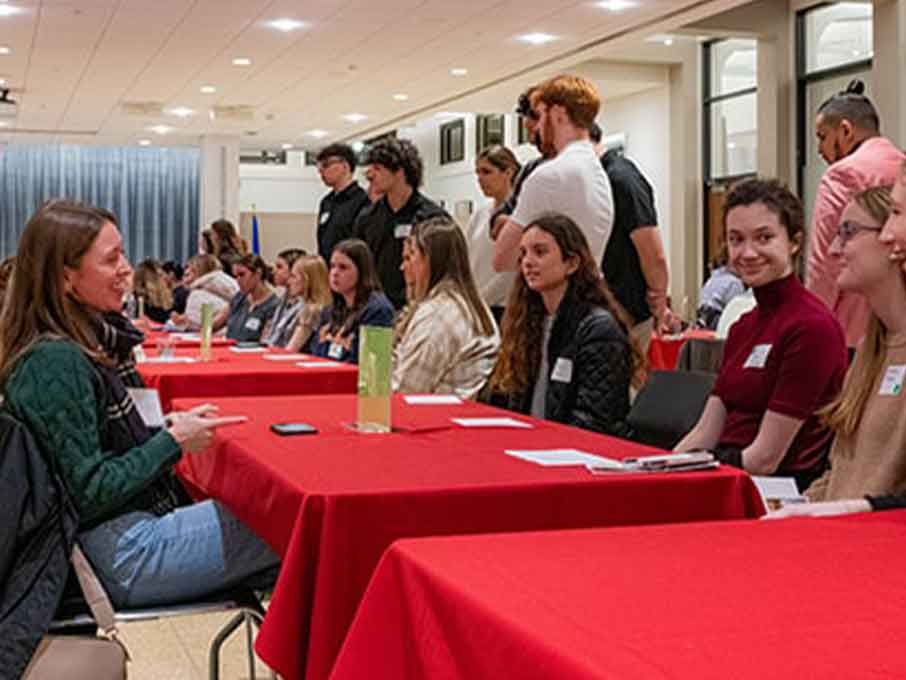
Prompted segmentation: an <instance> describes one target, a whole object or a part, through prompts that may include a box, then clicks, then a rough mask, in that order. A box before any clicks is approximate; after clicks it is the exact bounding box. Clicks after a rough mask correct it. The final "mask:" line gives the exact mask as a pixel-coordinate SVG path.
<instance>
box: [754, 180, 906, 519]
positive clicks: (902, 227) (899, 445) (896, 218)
mask: <svg viewBox="0 0 906 680" xmlns="http://www.w3.org/2000/svg"><path fill="white" fill-rule="evenodd" d="M890 198H891V206H890V207H891V214H890V216H889V217H888V218H887V222H886V223H885V224H884V229H883V230H882V232H881V234H880V236H879V238H878V240H879V241H880V243H881V245H883V246H885V247H886V248H887V249H888V253H889V254H888V256H887V257H888V258H889V259H891V260H892V261H893V263H894V264H897V265H898V266H900V268H901V272H902V273H903V274H904V275H906V163H904V164H903V166H902V167H901V169H900V173H899V175H898V177H897V181H896V183H895V184H894V185H893V188H892V190H891V192H890ZM870 236H871V233H869V234H868V236H863V237H862V238H863V244H862V245H864V246H870V247H872V249H873V248H874V246H875V244H874V243H871V242H868V243H864V239H865V238H868V237H870ZM852 245H857V244H856V241H855V239H853V243H852ZM849 250H850V251H852V250H853V248H852V246H851V247H850V248H849ZM891 251H892V252H891ZM846 266H847V269H848V268H849V263H848V262H847V265H846ZM853 269H854V270H855V267H853ZM844 272H846V269H844ZM842 278H844V277H843V274H842V273H841V279H842ZM838 283H840V280H838ZM902 288H903V282H902V279H900V280H898V281H897V282H896V283H894V284H892V286H891V290H890V291H889V292H890V293H891V301H890V305H891V306H890V308H889V309H887V310H886V311H885V312H884V313H883V316H882V313H880V308H879V307H876V303H875V302H873V301H872V297H874V296H871V297H868V301H869V304H870V305H871V308H872V311H873V313H874V314H876V315H877V316H878V319H879V320H880V321H881V322H882V323H883V325H884V328H886V332H885V336H886V337H883V338H882V337H879V336H874V337H873V330H878V328H877V327H874V328H873V327H872V326H871V325H870V326H869V330H868V333H867V334H866V337H865V339H864V340H863V341H862V345H861V346H860V347H859V349H858V351H857V352H856V356H855V359H854V361H853V366H852V368H851V369H850V374H849V375H848V376H847V385H846V386H845V387H844V394H843V399H845V397H846V395H847V392H850V391H851V392H855V391H856V386H855V383H854V380H855V371H857V370H858V367H859V366H860V365H863V366H867V368H876V370H877V374H876V375H875V376H874V382H873V383H872V384H871V391H870V392H868V393H866V395H865V397H864V398H865V400H866V405H865V409H864V414H863V415H862V420H860V421H859V423H858V430H857V432H856V435H857V436H861V433H862V430H863V428H865V427H867V421H868V420H869V419H870V420H872V421H874V420H875V419H876V416H877V415H878V414H876V413H874V412H871V411H870V410H869V409H870V408H871V407H870V405H869V404H870V402H871V401H872V400H874V401H881V400H885V401H891V400H894V401H895V402H896V403H898V404H900V408H899V412H898V413H895V414H894V415H892V416H890V418H891V422H890V423H884V424H883V425H878V426H877V427H879V428H880V429H881V431H882V432H884V431H890V432H891V436H890V437H889V438H888V441H889V443H888V444H886V445H883V444H882V445H876V446H875V448H874V449H873V450H869V449H866V450H864V451H863V450H862V449H861V448H860V449H859V450H858V453H863V454H864V456H865V458H866V459H871V460H872V461H875V460H877V461H878V463H879V464H881V463H882V462H883V461H888V462H894V461H896V462H899V463H900V466H903V465H906V459H904V455H903V449H904V444H903V433H904V431H903V425H904V422H903V408H902V399H903V392H906V390H904V389H903V386H904V384H903V375H904V371H903V365H904V364H906V360H904V359H900V360H899V366H898V367H897V368H895V369H894V370H891V371H889V367H890V366H891V365H892V364H893V363H894V362H895V361H897V360H896V359H893V358H891V357H892V355H894V354H895V353H896V354H897V355H900V356H902V355H903V353H904V348H903V345H904V344H906V335H904V331H903V329H902V325H903V324H902V319H903V315H902V312H901V310H902V309H903V301H902ZM877 295H878V298H879V299H881V298H882V295H881V293H880V292H878V294H877ZM895 300H897V301H898V302H895ZM893 305H896V306H893ZM893 329H897V330H896V331H894V330H893ZM891 340H893V342H891ZM882 342H883V343H884V344H886V347H883V346H881V343H882ZM872 348H874V349H875V350H876V351H878V350H884V351H886V358H885V359H886V360H885V362H884V366H885V367H887V368H884V370H883V371H882V370H881V365H880V364H878V365H877V366H876V367H873V366H872V363H873V362H872V361H871V358H870V357H871V356H872V354H871V353H870V350H871V349H872ZM888 371H889V372H888ZM850 383H853V384H852V385H850ZM885 383H886V384H885ZM898 383H899V385H900V389H899V390H898V392H899V394H896V395H895V394H890V392H893V391H894V386H895V385H896V384H898ZM863 384H867V382H866V383H863ZM882 389H883V390H884V392H885V393H886V394H884V395H881V394H880V392H881V390H882ZM843 403H845V402H843ZM842 406H843V404H842V403H841V408H842ZM866 434H867V435H871V431H870V430H869V431H868V432H867V433H866ZM897 437H899V439H897ZM887 447H894V448H893V449H888V448H887ZM831 456H832V457H831V464H832V465H834V466H835V467H836V466H837V463H836V460H837V458H836V456H835V455H834V453H832V454H831ZM832 471H833V468H832ZM897 474H898V475H902V474H903V471H902V467H900V468H899V470H898V471H897ZM818 481H819V482H820V481H821V480H818ZM900 481H901V483H900V484H898V485H896V488H895V490H891V489H888V490H887V491H881V492H880V493H879V492H878V491H874V490H870V491H862V490H861V489H860V490H856V491H853V492H852V494H851V497H850V498H848V499H838V500H826V501H819V502H814V503H803V504H797V505H788V506H786V507H784V508H782V509H781V510H778V511H777V512H774V513H771V514H770V515H768V517H769V518H772V519H773V518H781V517H793V516H803V515H809V516H815V517H817V516H823V515H839V514H844V513H849V512H867V511H869V510H897V509H903V508H906V486H904V485H903V484H902V477H901V478H900ZM816 483H817V482H816ZM811 491H812V490H811V489H809V492H811ZM863 493H866V494H867V495H865V497H864V498H855V497H856V496H858V495H861V494H863ZM810 495H811V493H810Z"/></svg>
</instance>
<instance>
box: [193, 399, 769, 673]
mask: <svg viewBox="0 0 906 680" xmlns="http://www.w3.org/2000/svg"><path fill="white" fill-rule="evenodd" d="M194 403H196V402H194V401H193V402H186V401H180V402H178V404H177V406H179V407H188V406H191V405H192V404H194ZM215 403H217V404H219V405H220V407H221V413H223V414H225V415H226V414H232V413H236V414H238V413H242V414H246V415H248V416H250V418H251V420H250V422H249V423H247V424H244V425H240V426H237V427H233V428H229V429H228V430H224V431H222V434H219V435H218V439H217V440H216V442H215V445H214V446H213V447H212V448H211V449H209V450H208V451H207V452H205V453H203V454H200V455H193V456H187V457H186V458H184V462H185V465H184V466H183V468H182V471H181V472H182V474H183V475H184V477H185V478H186V479H187V481H188V482H189V483H190V486H192V487H194V488H196V489H201V490H203V491H204V492H206V493H207V494H209V495H211V496H213V497H216V498H219V499H221V500H222V501H223V502H224V503H225V504H226V505H227V506H228V507H230V508H231V509H232V510H233V512H235V513H236V515H237V516H238V517H240V518H241V519H242V520H243V521H244V522H246V523H247V524H248V525H249V526H251V527H252V528H253V529H254V530H255V531H256V532H257V533H258V534H259V535H260V536H261V537H262V538H263V539H264V540H266V541H267V542H268V543H269V544H270V545H271V546H272V547H273V548H274V549H275V550H276V551H277V552H278V553H279V554H280V555H281V556H282V557H283V566H282V569H281V573H280V579H279V581H278V583H277V587H276V590H275V592H274V595H273V599H272V600H271V603H270V606H269V608H268V612H267V617H266V619H265V621H264V625H263V627H262V628H261V632H260V634H259V636H258V640H257V643H256V649H257V650H258V652H259V654H260V655H261V657H262V658H263V659H264V660H265V661H266V662H267V663H268V664H270V665H271V666H272V667H273V668H275V669H276V670H277V671H278V672H279V673H280V674H281V675H282V676H283V677H285V678H288V679H289V680H293V679H295V678H301V677H303V676H305V677H307V678H310V679H315V678H318V679H320V678H326V677H327V675H328V674H329V672H330V670H331V667H332V665H333V662H334V659H335V657H336V654H337V652H338V651H339V649H340V645H341V643H342V641H343V637H344V635H345V634H346V631H347V628H348V626H349V624H350V622H351V621H352V618H353V615H354V614H355V610H356V607H357V606H358V603H359V600H360V598H361V596H362V594H363V593H364V592H365V588H366V586H367V584H368V580H369V578H370V577H371V574H372V572H373V570H374V567H375V565H376V564H377V563H378V560H379V559H380V556H381V555H382V553H383V552H384V551H385V550H386V548H387V547H388V546H389V545H390V544H391V543H392V542H393V541H394V540H396V539H398V538H403V537H412V536H432V535H449V534H458V533H483V532H491V531H523V530H532V529H558V528H573V527H592V526H606V525H620V524H642V523H655V522H671V521H687V520H696V519H702V520H703V519H721V518H742V517H747V516H754V515H756V514H758V513H759V512H760V508H761V503H760V501H759V500H758V498H757V494H756V492H755V490H754V486H753V485H752V483H751V481H750V480H749V478H748V477H747V476H746V475H745V474H743V473H742V472H740V471H738V470H735V469H730V468H726V469H720V470H716V471H709V472H697V473H680V474H673V475H632V476H612V475H611V476H593V475H591V474H590V473H588V472H587V471H586V470H585V469H584V468H579V467H570V468H564V467H559V468H551V467H548V468H544V467H540V466H538V465H535V464H532V463H528V462H525V461H521V460H517V459H515V458H512V457H510V456H507V455H505V454H504V453H503V450H504V449H505V448H514V449H538V448H559V447H570V448H578V449H581V450H584V451H588V452H592V453H598V454H601V455H605V456H611V457H625V456H628V455H638V454H640V453H646V452H648V453H650V452H651V451H652V450H651V449H649V448H646V447H642V446H639V445H637V444H633V443H630V442H626V441H622V440H619V439H614V438H610V437H603V436H601V435H597V434H594V433H591V432H586V431H584V430H578V429H575V428H569V427H565V426H563V425H559V424H557V423H551V422H545V421H534V420H532V419H529V418H522V417H520V418H521V419H522V420H524V421H526V422H531V423H533V425H534V427H533V428H532V429H524V430H523V429H485V430H479V429H467V428H461V427H457V426H454V425H453V424H452V423H451V422H450V418H451V417H457V416H494V415H497V416H499V415H512V414H509V413H507V412H504V411H500V410H498V409H492V408H490V407H487V406H483V405H479V404H475V403H465V404H462V405H459V406H408V405H404V404H403V403H402V402H401V400H400V398H399V397H397V399H396V401H395V406H394V423H395V424H396V425H399V426H402V427H405V428H409V429H410V430H415V431H410V432H408V433H393V434H386V435H364V434H357V433H354V432H350V431H348V430H345V429H344V428H343V427H342V426H341V425H340V423H343V422H352V421H354V420H355V417H356V401H355V397H351V396H349V397H344V396H326V397H296V398H291V399H286V398H284V399H273V398H259V399H245V400H226V399H222V400H216V401H215ZM282 421H304V422H308V423H311V424H313V425H315V426H316V427H318V428H319V429H320V431H321V432H320V434H317V435H313V436H298V437H278V436H276V435H274V434H272V433H271V432H270V431H269V429H268V426H269V425H270V424H271V423H274V422H282Z"/></svg>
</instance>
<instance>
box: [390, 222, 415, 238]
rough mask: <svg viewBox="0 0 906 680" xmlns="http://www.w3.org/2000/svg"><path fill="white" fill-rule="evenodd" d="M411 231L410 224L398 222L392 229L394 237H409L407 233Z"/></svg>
mask: <svg viewBox="0 0 906 680" xmlns="http://www.w3.org/2000/svg"><path fill="white" fill-rule="evenodd" d="M411 233H412V225H411V224H398V225H396V227H394V229H393V237H394V238H409V234H411Z"/></svg>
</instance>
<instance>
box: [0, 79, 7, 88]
mask: <svg viewBox="0 0 906 680" xmlns="http://www.w3.org/2000/svg"><path fill="white" fill-rule="evenodd" d="M4 85H6V78H0V87H3V86H4Z"/></svg>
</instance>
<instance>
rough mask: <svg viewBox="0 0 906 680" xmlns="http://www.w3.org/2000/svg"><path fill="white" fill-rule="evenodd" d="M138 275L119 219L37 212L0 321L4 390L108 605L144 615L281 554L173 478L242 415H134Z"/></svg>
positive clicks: (268, 564)
mask: <svg viewBox="0 0 906 680" xmlns="http://www.w3.org/2000/svg"><path fill="white" fill-rule="evenodd" d="M131 274H132V269H131V267H130V266H129V263H128V262H127V260H126V258H125V256H124V254H123V242H122V238H121V236H120V233H119V230H118V229H117V226H116V224H115V218H113V216H111V215H109V213H103V212H101V211H98V210H96V209H94V208H90V207H88V206H84V205H81V204H77V203H72V202H70V201H63V200H57V201H51V202H49V203H46V204H45V205H44V206H42V207H41V208H40V209H39V210H38V212H37V213H35V215H34V216H33V217H32V218H31V219H30V220H29V222H28V225H27V226H26V227H25V231H24V233H23V234H22V238H21V240H20V242H19V250H18V257H17V259H16V269H15V274H14V276H13V279H12V286H11V288H10V290H9V304H7V305H6V306H5V307H4V309H3V313H2V319H0V387H2V390H3V393H4V396H5V407H6V408H7V409H8V410H9V411H10V412H11V413H12V414H13V415H14V416H15V417H16V418H18V419H19V420H21V421H22V422H23V423H25V425H26V426H27V427H28V429H29V430H30V432H31V434H32V435H33V436H34V438H35V441H36V442H37V444H38V446H39V447H40V448H41V449H42V450H43V452H44V454H45V455H46V456H47V458H48V460H53V461H54V463H55V465H54V467H55V468H56V469H57V470H59V473H60V477H61V478H62V481H63V483H64V485H65V487H66V489H67V490H68V492H69V494H70V496H71V497H72V500H73V502H74V505H75V507H76V509H77V511H78V514H79V535H78V540H79V543H80V544H81V546H82V548H83V549H84V551H85V553H86V554H87V555H88V557H89V558H90V559H91V562H92V565H93V566H94V568H95V570H96V572H97V573H98V576H99V577H100V579H101V581H102V582H103V583H104V586H105V587H106V589H107V592H108V593H109V595H110V597H111V599H112V600H113V602H114V603H115V604H116V605H118V606H131V607H138V606H145V605H151V604H159V603H172V602H177V601H180V600H184V599H192V598H196V597H199V596H201V595H204V594H207V593H212V592H215V591H217V590H222V589H224V588H229V587H232V586H234V585H236V584H237V583H239V582H240V581H242V580H243V579H244V578H245V577H247V576H249V575H252V574H254V573H255V572H258V571H261V570H264V569H267V568H272V567H273V566H275V565H276V564H277V557H276V556H275V555H274V554H273V553H272V552H271V551H270V550H269V549H268V548H267V547H266V546H265V544H264V543H263V542H262V541H260V540H259V539H258V538H257V537H256V536H255V535H254V534H253V533H252V532H251V531H250V530H249V529H247V528H246V527H245V526H244V525H242V524H241V523H240V522H239V521H238V520H237V519H236V518H235V517H234V516H233V515H232V514H231V513H230V512H229V511H228V510H226V508H224V507H223V506H221V505H220V504H219V503H217V502H216V501H211V500H207V501H202V502H200V503H194V504H193V503H192V502H191V500H190V499H189V497H188V495H187V494H186V492H185V490H184V489H183V488H182V486H181V484H180V482H179V480H178V479H177V478H176V476H175V475H174V474H173V466H174V465H175V464H176V463H177V462H178V461H179V459H180V458H181V457H182V456H183V454H184V453H187V452H192V451H201V450H203V449H205V448H206V447H207V446H208V445H210V443H211V441H212V439H213V433H214V430H215V429H216V428H217V427H219V426H222V425H228V424H230V423H236V422H240V421H242V420H243V418H241V417H232V418H217V417H212V415H213V411H214V410H216V409H214V408H213V407H211V406H210V405H204V406H201V407H198V408H197V409H194V410H193V411H189V412H182V413H172V414H170V416H169V419H168V420H167V421H165V423H164V424H163V426H162V427H154V428H152V427H150V426H149V425H147V424H146V423H145V421H144V419H143V417H142V416H141V415H140V414H139V412H138V409H137V407H136V404H135V401H134V398H133V394H137V393H135V392H132V391H131V390H130V389H128V388H127V386H128V387H135V388H139V387H143V385H142V383H141V378H140V377H139V376H138V374H137V373H135V371H134V369H133V370H131V371H130V370H126V369H128V360H129V358H130V356H131V353H132V348H133V347H134V346H135V345H137V344H139V343H141V341H142V339H143V336H142V334H141V333H139V332H137V331H136V329H135V328H134V327H132V326H131V324H129V322H128V320H127V319H125V317H123V316H122V314H121V312H120V310H121V308H122V300H123V293H124V292H125V291H126V289H127V286H128V280H129V277H130V276H131ZM111 327H112V328H113V331H112V332H111Z"/></svg>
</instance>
